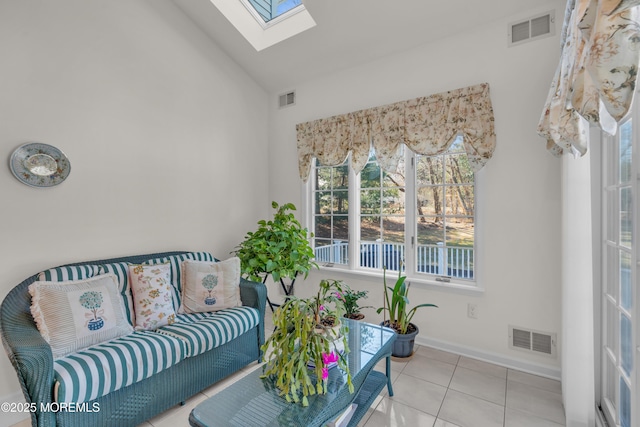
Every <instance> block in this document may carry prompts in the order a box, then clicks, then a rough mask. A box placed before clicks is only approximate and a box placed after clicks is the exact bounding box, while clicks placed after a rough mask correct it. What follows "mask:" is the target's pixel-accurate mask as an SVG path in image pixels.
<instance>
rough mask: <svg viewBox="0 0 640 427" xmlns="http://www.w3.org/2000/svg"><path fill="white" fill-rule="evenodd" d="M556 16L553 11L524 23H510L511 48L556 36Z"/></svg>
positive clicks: (508, 30) (533, 17)
mask: <svg viewBox="0 0 640 427" xmlns="http://www.w3.org/2000/svg"><path fill="white" fill-rule="evenodd" d="M555 15H556V14H555V11H553V10H552V11H550V12H545V13H543V14H541V15H536V16H532V17H531V18H528V19H526V20H524V21H518V22H510V23H509V25H508V28H507V33H508V37H509V40H508V41H509V46H510V47H511V46H516V45H519V44H522V43H526V42H530V41H533V40H538V39H542V38H545V37H549V36H553V35H555V33H556V25H555V22H556V18H555Z"/></svg>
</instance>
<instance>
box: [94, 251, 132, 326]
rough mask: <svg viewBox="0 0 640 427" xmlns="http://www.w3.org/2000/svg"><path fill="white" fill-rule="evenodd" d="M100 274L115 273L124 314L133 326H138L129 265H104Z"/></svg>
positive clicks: (100, 268) (122, 263)
mask: <svg viewBox="0 0 640 427" xmlns="http://www.w3.org/2000/svg"><path fill="white" fill-rule="evenodd" d="M98 273H99V274H105V273H113V274H115V275H116V277H117V279H118V290H119V291H120V296H121V297H122V301H123V303H124V314H125V317H126V318H127V320H128V321H129V324H130V325H131V326H135V325H136V312H135V311H134V310H133V297H132V296H131V283H130V281H129V264H128V263H126V262H116V263H113V264H103V265H101V266H100V267H99V271H98Z"/></svg>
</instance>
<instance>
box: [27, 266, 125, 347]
mask: <svg viewBox="0 0 640 427" xmlns="http://www.w3.org/2000/svg"><path fill="white" fill-rule="evenodd" d="M29 293H30V294H31V314H32V316H33V319H34V320H35V322H36V326H37V327H38V330H39V331H40V334H41V335H42V337H43V338H44V339H45V341H47V342H48V343H49V345H50V346H51V352H52V353H53V357H54V358H55V359H58V358H60V357H63V356H66V355H68V354H70V353H73V352H75V351H77V350H80V349H83V348H86V347H89V346H92V345H95V344H99V343H101V342H104V341H107V340H110V339H113V338H117V337H120V336H123V335H127V334H130V333H132V332H133V328H132V327H131V326H130V325H129V323H128V322H127V320H126V318H125V315H124V310H123V308H122V299H121V298H120V295H119V294H118V287H117V285H116V277H115V276H114V275H113V274H104V275H101V276H96V277H93V278H88V279H82V280H69V281H63V282H50V281H36V282H33V283H32V284H31V285H29Z"/></svg>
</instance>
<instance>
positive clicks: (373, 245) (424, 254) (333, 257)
mask: <svg viewBox="0 0 640 427" xmlns="http://www.w3.org/2000/svg"><path fill="white" fill-rule="evenodd" d="M315 256H316V261H317V262H332V263H336V264H347V263H348V260H349V243H348V242H342V241H335V243H334V244H333V245H327V246H321V247H319V248H316V249H315ZM416 258H417V266H416V270H417V271H419V272H422V273H428V274H435V275H438V276H451V277H457V278H463V279H472V278H473V266H474V252H473V248H466V247H448V248H445V247H444V244H443V243H438V244H437V245H417V257H416ZM404 259H405V247H404V245H403V244H401V243H384V242H360V266H361V267H369V268H382V267H383V266H386V267H387V268H388V269H389V270H398V266H399V265H400V261H402V260H404Z"/></svg>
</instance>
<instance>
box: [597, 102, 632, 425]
mask: <svg viewBox="0 0 640 427" xmlns="http://www.w3.org/2000/svg"><path fill="white" fill-rule="evenodd" d="M631 117H632V118H630V119H628V120H627V121H625V122H623V123H622V124H621V125H620V127H619V128H618V133H617V134H616V135H615V136H614V137H611V138H610V139H609V138H608V137H607V139H609V140H606V141H605V142H606V143H604V144H602V147H603V148H602V150H603V155H602V159H603V160H602V197H603V204H602V205H603V211H602V224H601V226H602V228H601V230H602V234H603V237H604V238H603V239H602V247H601V256H602V261H601V262H602V284H601V289H600V291H601V294H600V301H599V302H600V310H601V324H600V346H601V347H600V351H601V354H600V355H599V356H600V363H599V369H600V378H599V381H600V385H599V390H598V393H599V402H598V403H599V406H600V407H601V409H602V412H603V414H604V416H605V418H606V420H607V422H608V423H609V425H615V426H621V427H630V426H635V425H638V420H640V413H639V412H638V408H640V406H638V402H640V393H638V384H639V383H640V372H638V368H637V365H638V356H637V354H636V353H637V352H636V351H635V350H634V349H635V348H636V347H637V346H638V339H639V338H638V337H639V335H638V324H639V322H638V314H637V308H636V307H637V305H638V298H639V295H638V292H637V290H635V289H636V286H634V284H635V283H637V274H638V265H637V264H636V263H635V262H634V261H633V260H635V259H638V249H637V245H636V243H635V242H636V237H637V230H636V229H637V216H636V213H635V212H634V210H635V209H636V206H637V202H635V201H634V199H636V198H637V194H638V180H637V179H636V177H637V172H638V170H639V169H640V167H639V166H638V160H637V154H636V153H634V151H636V150H637V147H638V141H639V139H638V129H637V121H636V120H637V117H638V108H637V107H634V109H633V113H632V115H631Z"/></svg>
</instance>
